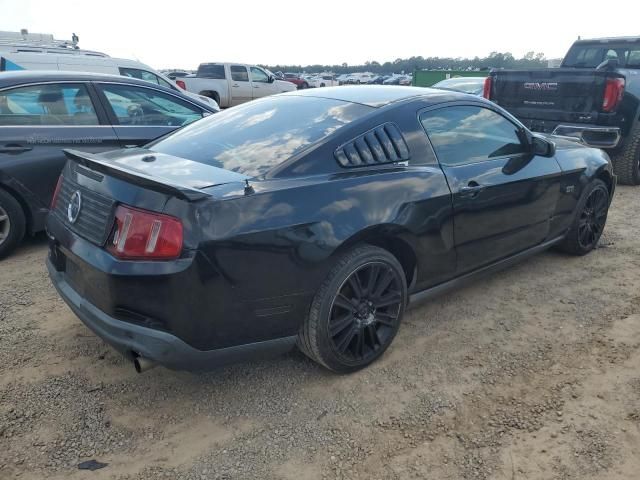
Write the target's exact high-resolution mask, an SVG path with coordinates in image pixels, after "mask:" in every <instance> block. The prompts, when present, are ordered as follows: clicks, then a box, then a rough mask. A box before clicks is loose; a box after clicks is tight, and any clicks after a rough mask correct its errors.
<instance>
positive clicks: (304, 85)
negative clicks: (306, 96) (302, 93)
mask: <svg viewBox="0 0 640 480" xmlns="http://www.w3.org/2000/svg"><path fill="white" fill-rule="evenodd" d="M305 88H309V84H308V83H307V82H304V83H303V84H302V85H300V90H304V89H305Z"/></svg>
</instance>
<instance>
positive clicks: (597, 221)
mask: <svg viewBox="0 0 640 480" xmlns="http://www.w3.org/2000/svg"><path fill="white" fill-rule="evenodd" d="M608 212H609V189H608V188H607V185H606V184H605V183H604V182H603V181H602V180H600V179H595V180H593V181H592V182H591V183H590V184H589V185H587V187H586V188H585V191H584V193H583V194H582V198H580V201H579V202H578V207H577V208H576V216H575V218H574V219H573V223H572V224H571V228H570V229H569V232H567V236H566V237H565V239H564V241H563V242H562V243H561V244H560V245H559V248H560V250H562V251H564V252H567V253H570V254H572V255H586V254H587V253H589V252H590V251H591V250H593V249H594V248H595V246H596V245H597V244H598V240H600V236H601V235H602V231H603V230H604V226H605V224H606V223H607V214H608Z"/></svg>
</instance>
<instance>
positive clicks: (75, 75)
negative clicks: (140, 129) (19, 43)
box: [0, 70, 213, 111]
mask: <svg viewBox="0 0 640 480" xmlns="http://www.w3.org/2000/svg"><path fill="white" fill-rule="evenodd" d="M41 82H112V83H126V84H129V85H140V86H142V87H148V88H149V87H150V88H155V89H158V90H164V91H165V92H167V93H171V94H173V95H178V96H180V97H183V98H184V99H185V100H187V101H189V102H191V103H195V104H197V105H198V106H199V107H203V108H205V110H208V111H213V110H212V109H211V106H209V105H207V104H206V103H205V102H201V101H200V100H198V99H197V98H192V97H188V96H186V95H184V94H183V93H182V92H181V91H180V90H173V89H171V88H167V87H165V86H163V85H158V84H156V83H153V82H148V81H146V80H140V79H139V78H134V77H126V76H123V75H109V74H107V73H89V72H65V71H60V70H52V71H47V70H15V71H9V72H0V89H3V88H9V87H17V86H19V85H25V84H30V83H41Z"/></svg>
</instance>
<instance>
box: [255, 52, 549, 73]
mask: <svg viewBox="0 0 640 480" xmlns="http://www.w3.org/2000/svg"><path fill="white" fill-rule="evenodd" d="M546 66H547V59H546V58H545V56H544V53H536V52H528V53H527V54H526V55H524V56H523V57H522V58H515V57H514V56H513V54H511V53H510V52H505V53H501V52H491V53H490V54H489V55H488V56H486V57H483V58H480V57H474V58H449V57H426V58H425V57H421V56H420V57H410V58H396V59H395V60H394V61H393V62H384V63H380V62H376V61H370V62H366V63H364V65H348V64H347V63H342V64H340V65H319V64H316V65H305V66H302V65H265V67H266V68H268V69H269V70H271V71H273V72H278V71H280V72H294V73H301V72H307V73H317V72H327V71H331V72H334V73H336V74H342V73H352V72H363V71H367V72H372V73H379V74H389V73H400V72H405V73H410V72H413V71H414V70H469V69H473V70H490V69H492V68H542V67H546Z"/></svg>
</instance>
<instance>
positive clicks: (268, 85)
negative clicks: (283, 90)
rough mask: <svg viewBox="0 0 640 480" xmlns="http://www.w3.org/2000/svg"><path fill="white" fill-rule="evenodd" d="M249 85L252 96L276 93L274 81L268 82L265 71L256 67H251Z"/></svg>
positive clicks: (258, 96) (257, 96)
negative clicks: (251, 89)
mask: <svg viewBox="0 0 640 480" xmlns="http://www.w3.org/2000/svg"><path fill="white" fill-rule="evenodd" d="M251 86H252V88H253V98H260V97H266V96H267V95H273V94H274V93H278V92H277V89H276V83H275V82H269V75H268V74H267V72H265V71H264V70H262V69H261V68H258V67H251Z"/></svg>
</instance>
